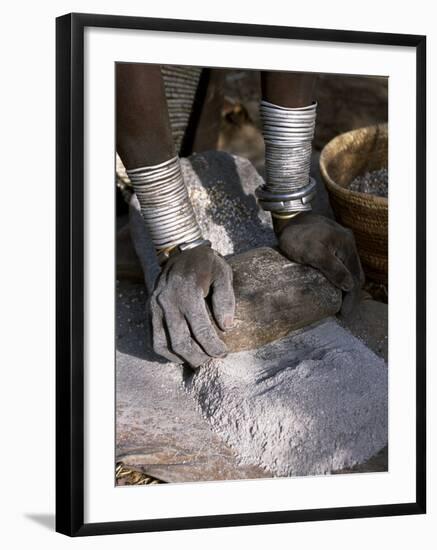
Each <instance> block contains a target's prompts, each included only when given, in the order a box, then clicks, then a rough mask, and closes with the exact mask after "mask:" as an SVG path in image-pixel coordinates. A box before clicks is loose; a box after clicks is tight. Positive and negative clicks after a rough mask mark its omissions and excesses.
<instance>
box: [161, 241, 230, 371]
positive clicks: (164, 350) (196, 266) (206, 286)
mask: <svg viewBox="0 0 437 550" xmlns="http://www.w3.org/2000/svg"><path fill="white" fill-rule="evenodd" d="M210 292H211V305H212V313H213V315H214V319H215V321H216V323H217V325H218V326H219V327H220V329H222V330H224V331H225V330H227V329H229V328H231V327H232V324H233V321H234V310H235V297H234V291H233V287H232V269H231V267H230V266H229V265H228V264H227V263H226V261H225V260H224V258H223V257H222V256H220V255H219V254H218V253H217V252H215V251H214V250H212V249H211V248H210V247H209V246H198V247H196V248H193V249H191V250H185V251H184V252H181V253H178V254H175V255H173V256H171V257H170V259H169V260H168V261H167V263H166V264H165V266H164V268H163V270H162V272H161V274H160V275H159V278H158V280H157V283H156V286H155V290H154V292H153V294H152V297H151V300H150V306H151V312H152V325H153V349H154V350H155V352H156V353H157V354H158V355H162V356H163V357H165V358H166V359H168V360H170V361H173V362H176V363H183V362H186V363H188V364H189V365H190V366H191V367H193V368H197V367H199V366H200V365H202V364H203V363H205V362H206V361H207V360H208V359H209V358H211V357H224V356H225V355H226V353H227V349H226V346H225V344H224V343H223V342H222V340H220V338H219V337H218V336H217V332H216V330H215V328H214V326H213V322H212V320H211V319H210V316H209V314H208V310H207V304H206V301H205V298H206V297H207V296H208V295H209V294H210Z"/></svg>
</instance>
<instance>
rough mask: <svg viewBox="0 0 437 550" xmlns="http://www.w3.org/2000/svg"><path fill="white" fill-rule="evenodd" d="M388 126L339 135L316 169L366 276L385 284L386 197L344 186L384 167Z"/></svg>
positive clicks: (323, 154)
mask: <svg viewBox="0 0 437 550" xmlns="http://www.w3.org/2000/svg"><path fill="white" fill-rule="evenodd" d="M387 158H388V128H387V124H378V125H376V126H369V127H367V128H360V129H358V130H353V131H351V132H347V133H345V134H341V135H339V136H337V137H336V138H334V139H333V140H331V141H330V142H329V143H328V144H327V145H326V146H325V147H324V148H323V150H322V153H321V155H320V172H321V174H322V177H323V179H324V181H325V183H326V187H327V189H328V193H329V198H330V201H331V204H332V207H333V209H334V212H335V215H336V217H337V219H338V221H339V222H340V223H341V224H342V225H344V226H345V227H349V228H350V229H352V231H353V232H354V235H355V240H356V242H357V247H358V252H359V255H360V258H361V263H362V265H363V269H364V271H365V273H366V276H367V277H368V278H370V279H373V280H374V281H378V282H381V283H385V284H387V279H388V199H386V198H384V197H377V196H375V195H370V194H367V193H359V192H358V191H351V190H350V189H348V186H349V184H350V183H351V182H352V181H353V180H354V179H355V178H356V177H357V176H361V175H363V174H365V173H366V172H370V171H372V170H379V169H381V168H387Z"/></svg>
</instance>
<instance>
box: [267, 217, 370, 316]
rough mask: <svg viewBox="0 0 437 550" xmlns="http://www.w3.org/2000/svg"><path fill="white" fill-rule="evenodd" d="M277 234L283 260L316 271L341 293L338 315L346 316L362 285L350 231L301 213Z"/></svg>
mask: <svg viewBox="0 0 437 550" xmlns="http://www.w3.org/2000/svg"><path fill="white" fill-rule="evenodd" d="M281 223H283V222H281ZM277 232H278V233H279V235H278V240H279V247H280V249H281V251H282V252H283V253H284V254H285V256H287V258H289V259H290V260H292V261H295V262H298V263H302V264H307V265H310V266H312V267H315V268H317V269H319V270H320V271H321V272H322V273H323V274H324V275H325V277H326V278H327V279H329V281H331V283H332V284H333V285H335V286H336V287H338V288H340V289H341V290H343V291H344V298H343V305H342V308H341V313H342V314H343V315H348V314H349V313H350V312H351V311H352V310H353V309H354V307H355V305H356V304H357V302H358V299H359V294H360V289H361V287H362V285H363V283H364V273H363V269H362V267H361V262H360V258H359V256H358V252H357V247H356V244H355V238H354V235H353V233H352V231H351V230H350V229H346V228H345V227H342V226H341V225H339V224H338V223H336V222H334V221H333V220H330V219H329V218H325V217H324V216H319V215H317V214H313V213H311V212H304V213H302V214H299V215H298V216H296V217H295V218H292V219H291V220H289V221H288V222H286V223H283V225H280V226H279V227H278V228H277Z"/></svg>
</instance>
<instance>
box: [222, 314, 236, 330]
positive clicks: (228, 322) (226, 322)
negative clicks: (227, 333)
mask: <svg viewBox="0 0 437 550" xmlns="http://www.w3.org/2000/svg"><path fill="white" fill-rule="evenodd" d="M233 324H234V318H233V316H232V315H225V317H224V319H223V326H224V327H225V329H230V328H232V326H233Z"/></svg>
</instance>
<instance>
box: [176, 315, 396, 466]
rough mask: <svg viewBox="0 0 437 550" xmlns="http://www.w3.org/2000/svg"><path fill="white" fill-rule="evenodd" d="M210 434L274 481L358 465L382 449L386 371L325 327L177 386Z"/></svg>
mask: <svg viewBox="0 0 437 550" xmlns="http://www.w3.org/2000/svg"><path fill="white" fill-rule="evenodd" d="M185 388H186V390H187V391H188V392H189V393H190V394H191V395H192V396H193V397H194V399H195V400H196V401H197V403H198V405H199V407H200V408H201V410H202V413H203V415H204V416H205V418H207V419H208V421H209V422H210V423H211V425H212V427H213V428H214V430H215V431H216V432H217V433H218V434H219V435H220V436H221V437H222V438H223V439H224V440H225V441H226V442H227V443H228V444H229V445H230V446H231V447H232V448H233V449H234V450H235V451H236V452H237V454H238V456H239V457H240V460H241V463H242V464H255V465H258V466H261V467H262V468H265V469H268V470H269V471H271V472H272V473H273V474H274V475H277V476H290V475H295V476H299V475H317V474H326V473H330V472H332V471H334V470H340V469H342V468H347V467H350V466H353V465H355V464H359V463H362V462H364V461H365V460H367V459H368V458H370V457H371V456H372V455H374V454H375V453H377V452H378V451H379V450H380V449H381V448H382V447H383V446H384V445H386V444H387V368H386V365H385V363H384V361H383V360H382V359H380V358H379V357H377V356H376V355H375V354H374V353H373V352H372V351H370V350H369V349H368V348H367V347H366V346H364V345H363V344H362V343H361V342H360V341H359V340H358V339H356V338H355V337H354V336H352V335H351V334H350V333H349V332H347V331H346V330H344V329H343V328H341V327H340V326H339V325H338V324H337V322H336V321H335V320H333V319H329V320H327V321H325V322H323V323H321V324H319V325H318V326H315V327H311V328H309V329H306V330H304V331H299V332H298V333H293V334H291V335H289V336H287V337H285V338H283V339H281V340H278V341H276V342H273V343H271V344H268V345H266V346H263V347H262V348H259V349H258V350H254V351H251V352H240V353H234V354H231V355H229V356H228V357H227V358H225V359H223V360H214V361H212V362H211V364H210V365H209V366H207V367H203V368H201V369H200V370H199V371H197V372H196V373H195V374H194V375H193V376H192V377H189V378H188V379H187V380H185Z"/></svg>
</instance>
